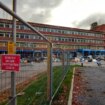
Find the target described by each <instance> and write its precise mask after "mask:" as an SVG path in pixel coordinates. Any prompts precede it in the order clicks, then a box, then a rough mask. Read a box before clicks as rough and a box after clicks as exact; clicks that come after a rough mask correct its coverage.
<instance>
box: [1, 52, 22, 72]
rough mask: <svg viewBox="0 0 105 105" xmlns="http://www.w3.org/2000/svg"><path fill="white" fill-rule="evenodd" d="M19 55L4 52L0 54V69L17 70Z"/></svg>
mask: <svg viewBox="0 0 105 105" xmlns="http://www.w3.org/2000/svg"><path fill="white" fill-rule="evenodd" d="M19 65H20V55H18V54H6V55H5V54H4V55H2V56H1V69H2V70H8V71H19Z"/></svg>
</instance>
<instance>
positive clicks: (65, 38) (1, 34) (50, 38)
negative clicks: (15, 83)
mask: <svg viewBox="0 0 105 105" xmlns="http://www.w3.org/2000/svg"><path fill="white" fill-rule="evenodd" d="M0 36H3V37H12V34H11V33H0ZM16 37H17V38H21V39H38V40H43V38H42V37H40V36H38V35H28V34H17V35H16ZM47 38H48V39H49V40H52V41H59V42H60V41H63V42H76V43H95V44H104V43H105V41H103V40H94V39H80V38H70V37H68V38H67V37H59V36H58V37H53V36H50V37H49V36H47Z"/></svg>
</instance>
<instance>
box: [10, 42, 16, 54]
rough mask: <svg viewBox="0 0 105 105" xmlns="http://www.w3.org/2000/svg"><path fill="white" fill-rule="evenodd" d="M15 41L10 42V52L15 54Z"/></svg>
mask: <svg viewBox="0 0 105 105" xmlns="http://www.w3.org/2000/svg"><path fill="white" fill-rule="evenodd" d="M14 45H15V44H14V42H8V54H14V53H15V51H14Z"/></svg>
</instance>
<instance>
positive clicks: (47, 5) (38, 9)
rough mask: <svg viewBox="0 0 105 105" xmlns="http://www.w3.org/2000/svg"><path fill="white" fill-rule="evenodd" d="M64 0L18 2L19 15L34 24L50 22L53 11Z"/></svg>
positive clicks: (22, 0)
mask: <svg viewBox="0 0 105 105" xmlns="http://www.w3.org/2000/svg"><path fill="white" fill-rule="evenodd" d="M61 2H62V0H27V1H26V0H21V1H20V0H18V7H17V8H18V13H19V14H20V15H22V16H23V17H25V19H27V20H29V21H33V22H39V23H46V22H48V21H50V18H51V11H52V10H53V9H54V8H56V7H57V6H59V5H60V3H61Z"/></svg>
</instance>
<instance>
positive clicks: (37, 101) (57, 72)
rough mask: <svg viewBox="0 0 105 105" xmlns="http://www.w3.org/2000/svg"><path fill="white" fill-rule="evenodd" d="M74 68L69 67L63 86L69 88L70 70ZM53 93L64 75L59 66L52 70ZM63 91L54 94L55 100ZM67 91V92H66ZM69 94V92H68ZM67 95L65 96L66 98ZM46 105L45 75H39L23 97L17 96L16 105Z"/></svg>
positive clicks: (61, 89) (25, 90)
mask: <svg viewBox="0 0 105 105" xmlns="http://www.w3.org/2000/svg"><path fill="white" fill-rule="evenodd" d="M73 67H74V66H69V68H68V69H69V71H68V73H67V76H66V78H65V79H64V82H63V84H65V85H66V86H67V87H68V88H70V82H71V78H72V69H73ZM53 69H54V70H53V71H54V72H53V93H54V92H55V90H56V88H57V86H58V85H59V83H60V81H61V80H62V77H63V75H64V73H65V71H63V69H62V67H61V66H56V67H54V68H53ZM62 91H63V88H62V86H61V88H60V89H59V91H58V93H57V94H56V96H55V97H56V98H57V97H58V96H59V95H60V93H61V92H62ZM68 91H69V90H68ZM68 93H69V92H68ZM68 93H67V96H68ZM26 104H27V105H48V102H47V74H41V75H40V76H39V78H38V79H37V80H34V81H32V83H31V84H30V85H29V86H28V87H27V88H25V89H24V95H21V96H17V105H26ZM0 105H5V104H3V103H2V104H0Z"/></svg>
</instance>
